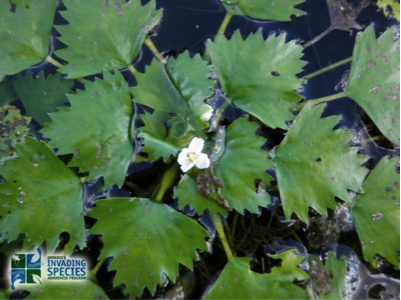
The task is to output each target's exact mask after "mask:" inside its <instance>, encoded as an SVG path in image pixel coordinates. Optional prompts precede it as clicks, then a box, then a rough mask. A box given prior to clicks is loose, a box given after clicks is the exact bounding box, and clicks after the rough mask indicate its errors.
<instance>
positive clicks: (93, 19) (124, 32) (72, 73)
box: [55, 0, 162, 78]
mask: <svg viewBox="0 0 401 300" xmlns="http://www.w3.org/2000/svg"><path fill="white" fill-rule="evenodd" d="M125 2H126V3H125ZM63 3H64V5H65V6H66V7H67V11H62V12H61V15H62V16H63V17H64V18H65V19H67V21H68V22H69V23H70V24H68V25H62V26H57V27H56V28H57V31H58V32H60V34H61V37H60V40H61V41H62V42H63V43H64V44H66V45H67V46H68V48H66V49H61V50H58V51H56V52H55V54H56V55H57V56H59V57H61V58H62V59H64V60H66V61H67V62H68V64H67V65H66V66H64V67H63V68H60V69H58V71H59V72H61V73H67V74H68V78H78V77H82V76H87V75H91V74H96V73H100V72H102V71H103V69H105V70H114V69H121V68H126V67H127V66H128V65H129V64H130V63H132V61H133V60H134V58H135V57H136V56H137V55H138V53H139V50H140V49H141V46H142V43H143V41H144V39H145V37H146V34H147V33H148V32H149V31H150V30H151V29H152V28H153V27H154V26H155V25H156V24H157V23H158V22H159V21H160V19H161V17H162V10H159V11H156V10H155V1H153V0H152V1H150V2H149V3H148V4H147V5H145V6H142V5H141V1H137V0H130V1H124V0H115V1H108V0H105V1H99V0H85V1H81V0H64V1H63Z"/></svg>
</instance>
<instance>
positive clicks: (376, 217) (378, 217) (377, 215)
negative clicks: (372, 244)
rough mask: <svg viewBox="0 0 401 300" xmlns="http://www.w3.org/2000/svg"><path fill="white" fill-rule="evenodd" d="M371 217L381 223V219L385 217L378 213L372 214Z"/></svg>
mask: <svg viewBox="0 0 401 300" xmlns="http://www.w3.org/2000/svg"><path fill="white" fill-rule="evenodd" d="M371 216H372V217H373V220H375V221H380V219H381V218H382V217H383V213H381V212H378V213H375V214H372V215H371Z"/></svg>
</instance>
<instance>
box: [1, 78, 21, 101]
mask: <svg viewBox="0 0 401 300" xmlns="http://www.w3.org/2000/svg"><path fill="white" fill-rule="evenodd" d="M17 99H18V94H17V92H16V91H15V89H14V86H13V81H12V77H6V78H5V79H4V80H3V81H2V82H0V105H4V104H5V103H7V102H8V103H11V102H13V101H15V100H17Z"/></svg>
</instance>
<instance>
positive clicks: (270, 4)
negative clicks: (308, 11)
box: [222, 0, 304, 21]
mask: <svg viewBox="0 0 401 300" xmlns="http://www.w3.org/2000/svg"><path fill="white" fill-rule="evenodd" d="M222 2H223V5H224V7H225V8H226V9H227V11H229V12H230V13H232V14H234V15H245V16H247V17H250V18H252V19H257V20H275V21H289V20H290V18H291V15H295V16H297V17H299V16H302V15H303V14H304V12H303V11H302V10H299V9H296V8H295V7H294V6H296V5H298V4H300V3H302V2H304V0H285V1H276V0H231V1H229V0H222Z"/></svg>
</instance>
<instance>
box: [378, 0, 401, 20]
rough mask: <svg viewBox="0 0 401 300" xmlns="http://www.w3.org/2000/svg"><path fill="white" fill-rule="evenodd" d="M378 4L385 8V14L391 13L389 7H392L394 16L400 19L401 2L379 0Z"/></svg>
mask: <svg viewBox="0 0 401 300" xmlns="http://www.w3.org/2000/svg"><path fill="white" fill-rule="evenodd" d="M376 5H377V6H378V7H380V8H382V9H383V13H384V15H385V16H386V17H387V16H388V15H389V12H388V8H389V7H391V11H392V13H393V16H394V18H395V19H396V20H397V21H398V22H399V21H400V2H398V1H395V0H377V3H376Z"/></svg>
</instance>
